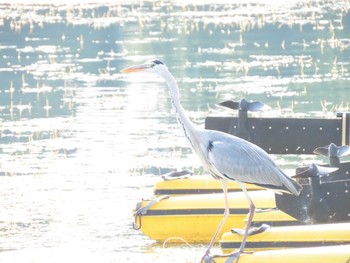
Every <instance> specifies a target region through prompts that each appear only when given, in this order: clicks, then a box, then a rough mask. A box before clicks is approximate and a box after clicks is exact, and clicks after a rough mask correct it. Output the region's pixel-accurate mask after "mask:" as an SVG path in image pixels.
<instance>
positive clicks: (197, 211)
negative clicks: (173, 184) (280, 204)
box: [134, 191, 296, 242]
mask: <svg viewBox="0 0 350 263" xmlns="http://www.w3.org/2000/svg"><path fill="white" fill-rule="evenodd" d="M250 196H251V198H252V199H253V201H254V203H255V205H256V207H257V209H260V210H262V209H266V210H270V209H275V207H276V204H275V195H274V193H273V192H272V191H252V192H250ZM229 205H230V216H229V218H228V220H227V222H226V224H225V225H224V227H223V228H222V231H221V233H220V235H219V236H221V235H222V234H223V233H224V232H228V231H230V229H231V228H243V227H244V220H245V218H246V216H247V213H248V202H247V200H246V198H245V196H244V193H242V192H237V193H229ZM223 213H224V200H223V196H222V194H202V195H184V196H170V197H169V196H162V197H159V198H157V199H154V200H148V201H146V200H143V201H141V202H140V203H138V204H137V207H136V210H135V222H134V228H135V229H140V230H141V231H142V232H143V233H144V234H145V235H147V236H149V237H150V238H151V239H154V240H157V241H165V240H167V239H169V238H173V237H177V238H182V239H184V240H186V241H187V242H208V241H210V240H211V238H212V236H213V233H215V231H216V228H217V226H218V225H219V223H220V221H221V219H222V217H223ZM255 218H256V220H257V221H258V222H259V223H266V224H270V225H274V224H275V223H276V225H279V224H282V225H283V224H285V223H286V222H290V223H291V224H293V223H294V222H296V220H295V219H293V218H292V217H290V216H289V215H287V214H285V213H284V212H282V211H278V210H277V211H271V212H262V213H257V214H256V216H255ZM173 240H174V241H176V240H178V239H173Z"/></svg>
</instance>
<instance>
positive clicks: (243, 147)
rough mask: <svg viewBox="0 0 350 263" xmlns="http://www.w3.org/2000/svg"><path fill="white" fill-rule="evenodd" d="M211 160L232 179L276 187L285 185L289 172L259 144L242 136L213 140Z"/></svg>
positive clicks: (217, 168) (218, 169)
mask: <svg viewBox="0 0 350 263" xmlns="http://www.w3.org/2000/svg"><path fill="white" fill-rule="evenodd" d="M210 144H211V145H210V146H209V147H208V159H209V162H210V163H211V165H213V166H214V167H215V169H216V170H217V171H218V172H220V173H221V175H222V176H225V177H226V178H228V179H231V180H236V181H239V182H245V183H253V184H259V185H266V186H274V187H276V188H279V187H282V186H283V177H285V176H286V175H285V174H284V173H283V172H282V171H281V170H280V169H279V168H278V167H277V166H276V164H275V163H274V162H273V161H272V160H271V158H270V156H269V155H268V154H267V153H266V152H265V151H263V150H262V149H261V148H259V147H257V146H256V145H254V144H252V143H249V142H247V141H245V140H242V139H240V138H238V137H234V136H230V137H229V138H226V136H223V137H222V138H220V139H217V140H213V141H210Z"/></svg>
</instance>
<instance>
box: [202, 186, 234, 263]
mask: <svg viewBox="0 0 350 263" xmlns="http://www.w3.org/2000/svg"><path fill="white" fill-rule="evenodd" d="M220 181H221V185H222V190H223V192H224V198H225V212H224V217H223V218H222V220H221V222H220V224H219V226H218V228H217V230H216V232H215V234H214V236H213V238H212V240H211V241H210V244H209V246H208V248H207V250H206V251H205V254H204V256H203V257H202V260H201V262H207V261H208V257H209V260H210V249H211V248H212V247H213V246H214V243H215V240H216V238H217V237H218V235H219V233H220V231H221V228H222V227H223V226H224V224H225V222H226V220H227V217H228V216H229V214H230V208H229V205H228V197H227V181H226V180H220Z"/></svg>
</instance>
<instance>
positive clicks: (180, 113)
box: [163, 71, 196, 146]
mask: <svg viewBox="0 0 350 263" xmlns="http://www.w3.org/2000/svg"><path fill="white" fill-rule="evenodd" d="M163 77H164V79H165V81H166V83H167V84H168V87H169V93H170V97H171V103H172V104H173V107H174V109H175V111H176V115H177V118H178V121H179V124H180V126H181V129H182V130H183V131H184V134H185V136H186V138H187V139H188V140H189V142H190V143H191V145H192V146H194V143H195V142H194V136H193V132H194V130H195V129H196V128H195V126H194V125H193V123H192V122H191V121H190V119H189V118H188V117H187V116H186V114H185V110H184V108H183V107H182V105H181V103H180V97H179V90H178V87H177V84H176V80H175V79H174V77H173V76H172V75H171V73H170V72H169V71H165V72H164V74H163Z"/></svg>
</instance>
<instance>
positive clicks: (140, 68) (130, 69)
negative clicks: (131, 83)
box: [120, 64, 149, 73]
mask: <svg viewBox="0 0 350 263" xmlns="http://www.w3.org/2000/svg"><path fill="white" fill-rule="evenodd" d="M147 68H149V67H148V65H146V64H142V65H136V66H131V67H128V68H125V69H122V70H121V71H120V72H122V73H131V72H138V71H143V70H145V69H147Z"/></svg>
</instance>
